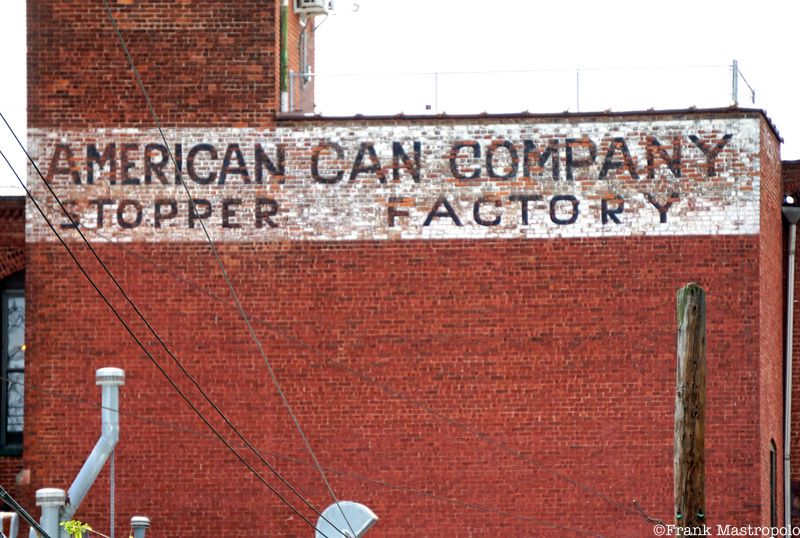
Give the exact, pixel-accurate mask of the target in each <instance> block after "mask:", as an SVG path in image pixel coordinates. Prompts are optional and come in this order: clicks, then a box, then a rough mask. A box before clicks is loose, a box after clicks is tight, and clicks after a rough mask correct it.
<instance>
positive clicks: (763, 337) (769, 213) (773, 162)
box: [758, 123, 785, 525]
mask: <svg viewBox="0 0 800 538" xmlns="http://www.w3.org/2000/svg"><path fill="white" fill-rule="evenodd" d="M779 144H780V143H779V141H778V140H777V139H776V138H775V136H774V135H773V133H772V132H770V131H769V128H768V126H767V124H766V123H762V124H761V154H760V161H761V173H762V176H761V177H762V182H761V236H760V243H759V272H760V276H759V281H760V289H759V291H758V293H759V312H760V313H759V315H760V327H759V370H758V375H759V378H760V379H759V400H760V402H759V403H760V405H759V410H760V417H759V420H760V423H759V430H760V442H759V449H758V450H759V462H760V467H761V498H762V499H765V501H766V502H765V503H764V505H763V508H762V510H761V524H763V525H769V523H770V448H771V445H770V443H771V442H773V441H774V443H775V446H776V448H777V453H776V457H777V458H778V460H777V467H778V468H777V476H776V480H777V484H776V493H775V498H774V502H775V503H776V505H777V510H778V519H777V520H778V524H782V523H783V485H782V484H783V446H782V445H783V390H782V386H783V370H784V365H783V335H784V334H785V333H784V308H785V307H784V304H785V300H784V295H783V294H784V289H785V287H784V285H783V274H784V272H783V267H784V263H783V250H784V241H783V240H782V238H783V236H782V231H783V222H782V221H783V217H782V214H781V209H780V208H781V204H782V203H783V185H782V176H781V173H782V170H781V161H780V151H779Z"/></svg>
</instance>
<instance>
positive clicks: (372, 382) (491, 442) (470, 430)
mask: <svg viewBox="0 0 800 538" xmlns="http://www.w3.org/2000/svg"><path fill="white" fill-rule="evenodd" d="M83 228H84V229H85V230H87V231H88V232H90V233H92V234H94V235H95V236H97V237H100V238H101V239H103V240H105V241H108V242H110V243H113V244H115V245H117V246H118V247H119V248H120V249H122V250H123V251H125V252H127V253H128V254H130V255H131V256H133V257H135V258H137V259H138V260H140V261H142V262H144V263H147V264H148V265H151V266H152V267H154V268H155V269H157V270H158V271H160V272H162V273H164V274H165V275H167V276H169V277H171V278H173V279H174V280H176V281H178V282H181V283H182V284H184V285H185V286H187V287H188V288H189V289H192V290H194V291H197V292H199V293H202V294H203V295H205V296H206V297H209V298H210V299H212V300H215V301H217V302H219V303H221V304H222V303H224V304H228V303H227V301H226V300H225V298H224V297H220V296H219V295H217V294H215V293H214V292H212V291H209V290H207V289H205V288H204V287H202V286H201V285H199V284H197V283H196V282H194V281H192V280H191V279H189V278H186V277H184V276H181V275H178V274H175V273H173V272H171V271H169V270H168V269H167V268H165V267H163V266H162V265H160V264H158V263H157V262H155V261H153V260H152V259H150V258H148V257H147V256H145V255H143V254H140V253H139V252H136V251H135V250H133V249H131V248H129V247H128V246H127V245H126V244H124V243H121V242H116V241H114V240H113V239H112V238H111V237H109V236H107V235H104V234H103V233H101V232H99V231H97V230H96V229H94V228H87V227H83ZM251 319H252V320H253V321H255V322H256V323H259V324H260V325H262V326H263V327H265V328H266V329H267V330H269V331H270V332H272V333H273V334H276V335H278V336H280V337H282V338H284V339H286V340H287V341H289V342H291V343H293V344H297V345H298V346H300V347H302V348H303V349H306V350H307V351H311V352H313V353H314V356H315V357H318V358H319V359H320V360H321V361H324V362H326V363H328V364H330V365H332V366H334V367H336V368H338V369H340V370H342V371H344V372H345V373H348V374H350V375H352V376H353V377H355V378H357V379H359V380H360V381H362V382H363V384H364V385H369V386H374V387H377V388H379V389H380V390H381V391H383V392H384V393H386V394H387V395H389V396H391V397H393V398H395V399H397V400H400V401H403V402H406V403H408V404H409V405H412V406H414V407H416V408H417V409H419V410H421V411H423V412H424V413H425V414H428V415H430V416H431V417H433V418H435V419H437V420H440V421H442V422H445V423H447V424H449V425H450V426H452V427H454V428H456V429H458V430H461V431H462V432H464V433H466V434H469V435H471V436H473V437H476V438H477V439H479V440H481V441H482V442H483V443H484V444H486V445H488V446H491V447H493V448H496V449H498V450H501V451H503V452H506V453H507V454H510V455H512V456H514V457H515V458H516V459H517V460H519V461H521V462H523V463H526V464H528V465H530V466H532V467H535V468H537V469H540V470H542V471H544V472H546V473H548V474H550V475H551V476H553V477H554V478H556V479H558V480H562V481H564V482H567V483H569V484H572V485H573V486H575V487H577V488H579V489H580V490H581V491H583V492H584V493H587V494H589V495H591V496H593V497H596V498H598V499H600V500H602V501H604V502H606V503H608V504H610V505H612V506H614V507H616V508H618V509H620V510H622V511H623V512H626V513H628V514H633V515H635V514H638V511H637V510H636V508H635V506H628V505H626V504H624V503H622V502H620V501H617V500H615V499H613V498H611V497H609V496H608V495H606V494H604V493H602V492H601V491H599V490H597V489H595V488H593V487H592V486H589V485H588V484H584V483H582V482H580V481H578V480H575V479H574V478H572V477H570V476H568V475H566V474H564V473H562V472H560V471H557V470H556V469H553V468H551V467H549V466H548V465H545V464H543V463H542V462H540V461H537V460H535V459H533V458H531V457H529V456H527V455H526V454H524V453H523V452H521V451H519V450H517V449H514V448H512V447H510V446H508V445H506V444H504V443H502V442H500V441H497V440H495V439H492V438H491V437H490V436H489V435H488V434H486V433H485V432H482V431H480V430H478V429H477V428H476V427H474V426H472V425H470V424H467V423H465V422H461V421H459V420H456V419H454V418H452V417H450V416H447V415H445V414H444V413H441V412H440V411H437V410H435V409H433V408H432V407H430V406H428V405H426V404H424V403H422V402H420V401H419V400H416V399H414V398H412V397H410V396H408V395H406V394H404V393H402V392H400V391H399V390H397V389H395V388H393V387H391V386H389V385H386V384H384V383H381V382H380V381H378V380H377V379H375V378H374V377H372V376H370V375H369V374H368V373H367V372H365V371H363V370H360V369H358V368H354V367H353V366H350V365H348V364H346V363H344V362H342V361H339V360H337V359H336V358H333V357H329V356H326V354H327V352H326V350H325V349H323V348H321V347H318V346H315V345H312V344H309V343H308V342H306V341H305V340H302V339H300V338H298V337H296V336H293V335H291V334H289V333H288V332H286V331H284V330H282V329H280V328H279V327H276V326H275V325H274V324H272V323H270V322H269V321H267V320H264V319H261V318H258V317H252V318H251Z"/></svg>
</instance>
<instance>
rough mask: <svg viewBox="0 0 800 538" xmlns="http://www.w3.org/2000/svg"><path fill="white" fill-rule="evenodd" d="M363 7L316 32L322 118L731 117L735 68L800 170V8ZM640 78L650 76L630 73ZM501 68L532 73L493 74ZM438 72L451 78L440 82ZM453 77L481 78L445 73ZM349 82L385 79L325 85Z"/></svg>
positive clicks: (348, 8)
mask: <svg viewBox="0 0 800 538" xmlns="http://www.w3.org/2000/svg"><path fill="white" fill-rule="evenodd" d="M87 1H89V0H87ZM98 1H99V0H98ZM358 4H359V9H358V11H356V12H353V11H352V0H338V3H337V13H336V14H335V15H333V16H331V17H329V18H328V19H327V20H326V21H324V22H322V23H321V25H320V22H321V21H320V20H319V19H317V21H316V22H317V24H318V25H319V26H318V29H317V32H316V38H317V64H316V71H317V73H318V74H319V77H318V86H317V105H318V111H320V112H322V113H325V114H350V113H364V114H370V113H388V114H394V113H397V112H400V111H405V112H407V113H420V112H425V111H426V106H430V107H431V108H430V111H431V112H435V111H439V112H450V113H456V112H483V111H488V112H520V111H523V110H529V111H531V112H560V111H563V110H567V109H569V110H571V111H576V110H578V109H580V110H581V111H592V110H605V109H608V108H611V109H612V110H641V109H647V108H651V107H655V108H657V109H664V108H683V107H690V106H698V107H716V106H728V105H729V104H731V75H730V69H729V67H727V66H729V65H730V64H731V61H732V60H733V59H737V60H738V62H739V66H740V68H741V71H742V73H743V75H744V76H745V77H746V78H747V80H748V82H749V83H750V84H751V85H752V86H753V88H755V91H756V103H755V105H753V104H752V103H750V101H749V98H750V96H749V90H748V88H747V86H746V85H745V84H744V82H740V92H739V102H740V105H741V106H748V107H753V106H754V107H758V108H764V109H765V110H766V111H767V113H768V115H769V116H770V117H771V118H772V120H773V121H774V123H775V125H776V126H777V128H778V130H779V131H780V132H781V135H782V136H783V138H784V139H785V144H784V146H783V148H782V157H783V159H800V106H798V103H797V99H798V98H797V96H798V93H800V91H799V90H800V69H798V68H797V66H796V65H795V64H794V62H795V58H796V57H797V55H798V52H800V39H798V36H797V32H798V30H797V20H798V15H800V4H798V3H797V2H790V1H785V0H762V1H760V2H752V1H749V2H745V1H742V0H726V1H722V0H692V1H688V0H671V1H670V2H642V1H641V0H636V1H634V0H609V1H608V2H598V1H596V0H571V1H570V2H568V3H567V2H540V1H533V0H395V1H390V0H360V1H359V2H358ZM0 5H2V7H0V12H1V13H2V17H0V42H2V54H0V67H1V68H2V73H3V83H2V85H0V110H1V111H2V112H3V114H4V115H6V117H7V118H8V119H9V121H11V122H12V125H13V126H14V127H15V129H18V130H19V131H21V132H24V130H23V129H22V128H23V126H24V125H25V17H24V10H25V0H2V2H1V3H0ZM695 66H719V67H707V68H696V67H695ZM643 67H644V68H650V69H629V68H643ZM655 67H670V69H652V68H655ZM503 70H506V71H530V72H515V73H492V71H503ZM576 70H579V71H580V73H579V74H578V75H576ZM434 72H439V73H443V74H440V75H439V76H438V77H435V76H434V75H431V74H430V73H434ZM452 72H470V73H472V74H444V73H452ZM353 73H358V74H360V73H378V74H379V75H377V76H374V75H373V76H368V77H364V76H325V75H326V74H327V75H345V74H353ZM403 73H405V74H406V75H405V76H401V75H398V74H403ZM410 73H414V74H413V75H410ZM578 81H579V82H578ZM578 88H579V89H578ZM2 127H3V128H2V129H0V149H2V150H3V152H5V153H7V154H8V153H11V155H12V156H13V158H14V164H15V167H17V168H18V170H24V162H25V161H24V157H22V158H20V156H19V153H18V152H16V151H14V148H13V143H11V142H10V141H9V137H8V135H7V133H6V132H5V127H4V126H2ZM0 164H2V167H0V188H3V187H5V186H9V185H14V184H15V182H16V180H15V179H14V178H13V176H11V175H10V173H9V172H8V170H7V167H6V166H5V163H0ZM0 192H7V191H4V190H0Z"/></svg>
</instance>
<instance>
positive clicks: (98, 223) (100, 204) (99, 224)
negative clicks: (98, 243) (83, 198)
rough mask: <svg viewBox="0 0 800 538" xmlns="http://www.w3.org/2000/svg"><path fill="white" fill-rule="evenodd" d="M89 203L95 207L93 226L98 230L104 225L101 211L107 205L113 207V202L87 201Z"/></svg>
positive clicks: (101, 199)
mask: <svg viewBox="0 0 800 538" xmlns="http://www.w3.org/2000/svg"><path fill="white" fill-rule="evenodd" d="M89 203H90V204H92V205H96V206H97V221H96V223H95V226H97V228H98V229H99V228H102V227H103V226H104V225H105V222H104V221H105V213H104V211H103V209H105V206H107V205H108V206H111V205H114V200H112V199H111V198H100V199H99V200H89ZM112 218H113V217H112Z"/></svg>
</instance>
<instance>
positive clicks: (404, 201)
mask: <svg viewBox="0 0 800 538" xmlns="http://www.w3.org/2000/svg"><path fill="white" fill-rule="evenodd" d="M413 205H414V200H412V199H411V198H405V197H403V196H390V197H389V204H388V205H387V206H386V210H387V220H388V224H389V227H390V228H392V227H393V226H394V219H396V218H397V217H408V216H410V214H409V212H408V210H407V209H400V208H401V207H412V206H413Z"/></svg>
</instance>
